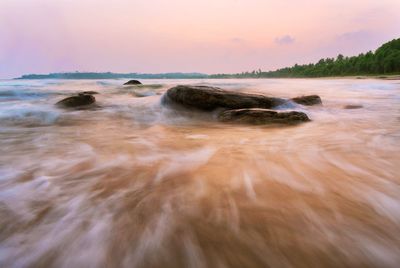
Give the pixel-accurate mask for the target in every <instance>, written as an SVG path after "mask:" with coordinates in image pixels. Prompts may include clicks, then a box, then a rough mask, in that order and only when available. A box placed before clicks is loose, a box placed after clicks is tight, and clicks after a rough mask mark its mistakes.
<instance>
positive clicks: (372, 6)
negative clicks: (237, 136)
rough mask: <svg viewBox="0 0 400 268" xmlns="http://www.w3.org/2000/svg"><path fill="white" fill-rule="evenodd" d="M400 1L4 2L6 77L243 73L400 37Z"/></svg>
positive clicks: (0, 59) (0, 17) (1, 27)
mask: <svg viewBox="0 0 400 268" xmlns="http://www.w3.org/2000/svg"><path fill="white" fill-rule="evenodd" d="M399 13H400V0H379V1H378V0H351V1H349V0H201V1H200V0H199V1H194V0H113V1H111V0H0V78H12V77H17V76H20V75H22V74H27V73H48V72H61V71H112V72H146V73H147V72H148V73H158V72H175V71H179V72H204V73H220V72H241V71H246V70H253V69H259V68H261V69H262V70H272V69H275V68H279V67H284V66H288V65H293V64H295V63H309V62H314V61H316V60H318V59H319V58H321V57H333V56H336V55H337V54H338V53H342V54H344V55H353V54H358V53H360V52H366V51H368V50H374V49H376V48H377V47H378V46H379V45H380V44H382V43H384V42H386V41H389V40H391V39H394V38H399V37H400V15H399Z"/></svg>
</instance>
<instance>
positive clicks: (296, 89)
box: [0, 79, 400, 267]
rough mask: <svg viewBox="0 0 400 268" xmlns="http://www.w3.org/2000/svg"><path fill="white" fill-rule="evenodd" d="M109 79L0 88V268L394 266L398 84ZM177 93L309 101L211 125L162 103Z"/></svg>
mask: <svg viewBox="0 0 400 268" xmlns="http://www.w3.org/2000/svg"><path fill="white" fill-rule="evenodd" d="M124 82H125V81H123V80H100V81H93V80H0V267H399V264H400V175H399V174H400V153H399V152H400V81H396V80H393V81H385V80H372V79H371V80H368V79H366V80H352V79H336V80H332V79H310V80H308V79H276V80H275V79H265V80H264V79H259V80H251V79H248V80H247V79H246V80H245V79H243V80H233V79H232V80H143V81H142V82H143V83H144V84H145V85H144V86H141V87H124V86H122V84H123V83H124ZM178 84H195V85H209V86H217V87H221V88H224V89H228V90H236V91H241V92H254V93H261V94H265V95H270V96H276V97H284V98H291V97H296V96H299V95H307V94H318V95H320V96H321V98H322V102H323V105H320V106H312V107H305V106H301V105H295V104H291V105H286V106H282V107H279V109H280V110H297V111H302V112H305V113H307V114H308V116H309V117H310V119H311V120H312V121H311V122H308V123H304V124H301V125H297V126H290V127H283V126H249V125H230V124H223V123H218V122H216V120H215V115H214V114H212V113H204V114H203V113H199V112H194V111H185V110H174V109H171V108H168V107H163V106H162V105H161V98H162V94H163V93H164V92H165V91H166V90H167V89H168V88H170V87H172V86H174V85H178ZM88 90H94V91H97V92H99V93H100V94H98V95H95V97H96V100H97V104H98V107H97V108H95V109H87V110H63V109H60V108H57V107H56V106H55V105H54V103H56V102H57V101H59V100H61V99H63V98H65V97H67V96H70V95H71V94H74V93H78V92H81V91H88ZM346 105H362V108H360V109H350V110H349V109H344V106H346Z"/></svg>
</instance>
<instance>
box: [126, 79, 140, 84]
mask: <svg viewBox="0 0 400 268" xmlns="http://www.w3.org/2000/svg"><path fill="white" fill-rule="evenodd" d="M141 84H142V83H140V81H138V80H129V81H128V82H126V83H125V84H124V85H141Z"/></svg>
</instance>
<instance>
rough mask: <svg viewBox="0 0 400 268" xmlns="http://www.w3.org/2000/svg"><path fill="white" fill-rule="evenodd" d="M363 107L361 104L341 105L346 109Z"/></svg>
mask: <svg viewBox="0 0 400 268" xmlns="http://www.w3.org/2000/svg"><path fill="white" fill-rule="evenodd" d="M361 108H363V106H362V105H357V104H349V105H345V106H344V107H343V109H347V110H352V109H361Z"/></svg>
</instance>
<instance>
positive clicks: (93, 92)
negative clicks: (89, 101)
mask: <svg viewBox="0 0 400 268" xmlns="http://www.w3.org/2000/svg"><path fill="white" fill-rule="evenodd" d="M81 94H86V95H96V94H100V93H99V92H97V91H90V90H89V91H83V92H81V93H79V95H81Z"/></svg>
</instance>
